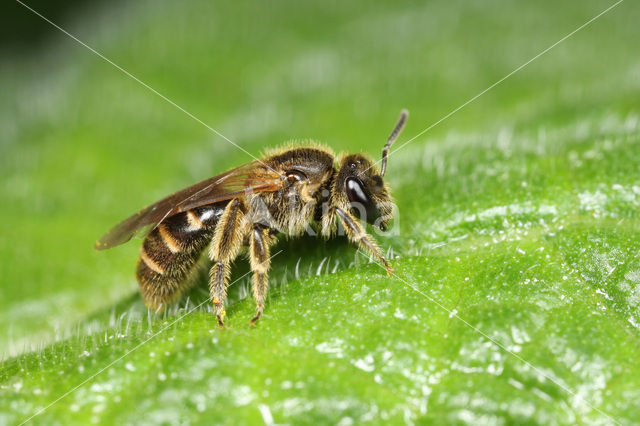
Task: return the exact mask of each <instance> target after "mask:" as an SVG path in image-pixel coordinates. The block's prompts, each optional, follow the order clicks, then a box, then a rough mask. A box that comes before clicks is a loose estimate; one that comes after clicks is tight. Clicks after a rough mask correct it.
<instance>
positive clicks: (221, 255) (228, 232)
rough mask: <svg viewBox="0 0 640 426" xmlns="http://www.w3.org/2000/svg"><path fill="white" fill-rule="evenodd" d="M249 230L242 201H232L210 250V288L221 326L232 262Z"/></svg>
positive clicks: (222, 217)
mask: <svg viewBox="0 0 640 426" xmlns="http://www.w3.org/2000/svg"><path fill="white" fill-rule="evenodd" d="M247 231H248V227H247V226H246V219H245V215H244V213H243V212H242V209H241V206H240V202H239V201H238V200H237V199H235V200H232V201H230V202H229V204H227V207H225V209H224V212H223V213H222V216H220V221H219V222H218V224H217V226H216V230H215V232H214V234H213V243H212V244H211V250H210V252H209V255H210V257H211V260H213V261H214V264H213V266H212V268H211V281H210V282H209V290H210V293H211V301H212V302H213V305H214V307H215V309H216V318H217V319H218V325H219V326H220V328H224V321H223V320H224V316H225V315H226V313H225V310H224V304H225V302H226V299H227V283H228V281H229V275H230V273H231V269H230V263H231V262H232V261H233V260H234V259H235V258H236V256H238V252H239V251H240V248H241V247H242V242H243V240H244V238H245V236H246V234H247Z"/></svg>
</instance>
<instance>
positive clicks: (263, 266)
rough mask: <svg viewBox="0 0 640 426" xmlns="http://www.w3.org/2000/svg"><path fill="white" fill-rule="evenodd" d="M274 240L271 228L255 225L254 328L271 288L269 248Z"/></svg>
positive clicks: (252, 253) (251, 249)
mask: <svg viewBox="0 0 640 426" xmlns="http://www.w3.org/2000/svg"><path fill="white" fill-rule="evenodd" d="M273 242H274V239H273V237H272V236H271V234H270V230H269V228H267V227H265V226H263V225H260V224H254V225H253V228H252V229H251V231H250V241H249V256H250V259H251V270H252V271H253V287H252V288H253V298H254V300H255V302H256V316H255V317H253V319H252V320H251V322H250V325H252V326H254V325H255V324H256V322H257V321H258V320H259V319H260V317H261V316H262V311H263V310H264V302H265V299H266V297H267V288H268V287H269V278H268V273H269V269H270V268H271V257H270V256H269V246H270V245H271V244H273Z"/></svg>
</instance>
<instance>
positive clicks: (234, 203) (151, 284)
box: [95, 110, 408, 328]
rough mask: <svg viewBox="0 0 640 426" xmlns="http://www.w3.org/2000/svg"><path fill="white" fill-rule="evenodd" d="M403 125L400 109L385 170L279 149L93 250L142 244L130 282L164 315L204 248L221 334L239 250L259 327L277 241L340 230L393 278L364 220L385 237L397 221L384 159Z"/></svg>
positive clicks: (324, 152) (316, 149) (308, 150)
mask: <svg viewBox="0 0 640 426" xmlns="http://www.w3.org/2000/svg"><path fill="white" fill-rule="evenodd" d="M407 118H408V112H407V111H406V110H403V111H402V112H401V114H400V118H399V120H398V122H397V123H396V125H395V127H394V129H393V131H392V132H391V135H390V136H389V138H388V140H387V143H386V144H385V145H384V148H383V150H382V164H381V168H380V169H378V167H377V166H376V164H375V163H374V161H373V160H372V159H371V158H370V157H369V156H367V155H364V154H343V155H340V156H339V157H337V159H336V157H335V156H334V154H333V153H332V152H331V151H330V150H329V149H328V148H325V147H322V146H318V145H309V146H299V147H290V148H285V149H281V150H279V151H274V152H272V153H270V154H267V155H266V156H265V157H264V158H263V159H261V160H256V161H252V162H250V163H247V164H245V165H242V166H240V167H237V168H234V169H231V170H229V171H227V172H224V173H222V174H220V175H218V176H215V177H212V178H210V179H207V180H204V181H202V182H200V183H196V184H195V185H192V186H190V187H188V188H185V189H183V190H181V191H178V192H176V193H174V194H172V195H169V196H167V197H165V198H163V199H162V200H160V201H158V202H156V203H154V204H152V205H150V206H148V207H146V208H144V209H142V210H140V211H139V212H137V213H135V214H134V215H132V216H130V217H129V218H127V219H125V220H123V221H122V222H120V223H119V224H118V225H116V226H115V227H114V228H113V229H111V230H110V231H109V232H107V233H106V234H104V235H103V236H102V237H101V238H100V239H99V240H98V241H97V242H96V245H95V248H96V249H98V250H105V249H109V248H112V247H115V246H118V245H120V244H123V243H125V242H127V241H129V240H130V239H131V238H132V237H134V236H144V237H145V239H144V242H143V243H142V247H141V248H140V256H139V258H138V263H137V270H136V279H137V281H138V284H139V286H140V293H141V294H142V297H143V299H144V301H145V303H146V305H147V306H148V307H149V308H150V309H152V310H154V311H157V312H158V311H161V310H163V309H164V308H165V307H166V306H167V305H169V304H170V303H172V302H174V301H176V300H177V299H178V298H179V297H180V296H181V294H182V293H183V292H184V291H185V289H186V288H187V287H188V285H189V281H190V280H189V275H190V273H191V271H192V270H193V269H194V265H195V264H196V262H197V261H198V259H199V258H200V255H201V254H202V252H203V251H204V250H205V249H206V248H207V246H209V257H210V259H211V261H212V262H213V264H212V267H211V273H210V282H209V289H210V294H211V301H212V302H213V306H214V309H215V313H216V318H217V321H218V325H219V326H220V327H221V328H223V327H224V317H225V310H224V305H225V301H226V294H227V284H228V281H229V275H230V265H231V262H233V261H234V260H235V258H236V257H237V256H238V254H239V253H240V252H241V250H242V249H243V248H246V249H248V254H249V259H250V263H251V271H252V273H253V278H252V292H253V297H254V299H255V304H256V314H255V317H253V319H251V322H250V325H255V324H256V322H257V321H258V320H259V319H260V317H261V316H262V313H263V311H264V305H265V299H266V295H267V288H268V278H267V275H268V272H269V269H270V267H271V262H270V259H271V258H270V254H269V252H270V247H271V246H272V245H273V244H274V243H275V241H276V239H277V237H278V235H279V234H285V235H287V236H292V237H294V236H299V235H301V234H303V233H304V232H305V230H311V231H312V230H313V229H312V228H310V225H311V224H313V226H314V227H315V228H316V229H319V231H320V234H321V235H322V236H323V237H325V238H329V237H331V236H334V235H335V233H336V230H337V229H338V222H339V223H340V224H341V225H342V229H343V230H344V231H345V233H346V235H347V237H348V238H349V240H351V241H352V242H353V243H355V244H356V245H357V246H359V248H361V249H363V250H365V251H366V252H368V253H370V254H371V255H373V256H374V257H375V258H376V259H378V260H379V261H380V262H381V263H382V264H383V265H384V266H385V268H386V269H387V272H389V273H391V272H392V269H391V265H390V264H389V262H387V260H386V259H385V258H384V257H383V255H382V253H381V251H380V248H379V246H378V244H377V243H376V241H375V239H374V238H373V237H372V236H371V235H369V234H367V232H366V231H365V228H364V227H363V225H362V223H361V220H364V221H366V222H368V223H369V224H371V225H373V226H376V227H378V228H379V229H381V230H383V231H384V230H386V227H387V225H388V223H389V221H390V220H391V219H392V217H393V210H392V206H393V204H392V198H391V193H390V191H389V188H388V187H387V185H386V184H385V181H384V179H383V178H384V175H385V171H386V168H387V155H388V152H389V148H390V147H391V144H392V143H393V142H394V141H395V140H396V138H397V137H398V135H399V134H400V132H401V131H402V129H403V127H404V125H405V123H406V121H407Z"/></svg>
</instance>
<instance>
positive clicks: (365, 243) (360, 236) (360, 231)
mask: <svg viewBox="0 0 640 426" xmlns="http://www.w3.org/2000/svg"><path fill="white" fill-rule="evenodd" d="M335 213H336V215H337V216H338V218H339V219H340V222H341V223H342V226H343V227H344V229H345V231H347V236H348V237H349V239H350V240H351V241H353V242H354V243H357V244H359V245H360V246H361V247H363V248H364V249H366V250H367V251H368V252H369V253H371V254H372V255H373V256H375V257H376V258H377V259H378V260H379V261H380V262H382V264H383V265H384V267H385V269H386V270H387V273H388V274H391V273H392V272H393V269H392V268H391V265H390V264H389V262H387V260H386V259H385V258H384V257H383V256H382V253H381V252H380V247H378V244H377V243H376V240H374V239H373V237H372V236H371V235H369V234H367V233H366V232H365V231H364V228H363V227H362V225H361V224H360V222H358V221H357V220H356V218H354V217H353V216H352V215H351V214H350V213H348V212H346V211H344V210H342V209H341V208H340V207H336V209H335Z"/></svg>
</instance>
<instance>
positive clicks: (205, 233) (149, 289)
mask: <svg viewBox="0 0 640 426" xmlns="http://www.w3.org/2000/svg"><path fill="white" fill-rule="evenodd" d="M226 204H228V202H221V203H217V204H213V205H209V206H203V207H198V208H195V209H193V210H188V211H186V212H182V213H178V214H176V215H174V216H171V217H168V218H167V219H165V220H164V221H163V222H161V223H160V224H158V226H157V227H156V228H155V229H154V230H152V231H151V232H150V233H149V235H148V236H147V237H146V238H145V240H144V242H143V243H142V247H141V248H140V256H139V257H138V265H137V268H136V278H137V280H138V284H139V285H140V292H141V294H142V297H143V298H144V300H145V303H146V305H147V306H148V307H149V308H151V309H153V310H158V309H160V308H162V307H166V306H167V304H168V303H171V302H173V301H174V300H176V299H177V298H178V297H179V296H180V295H181V293H182V292H183V291H184V290H185V289H186V288H187V286H188V284H189V279H188V278H189V274H190V272H191V270H192V269H193V267H194V265H195V264H196V262H197V261H198V259H199V258H200V255H201V254H202V251H203V250H204V249H205V247H206V246H207V245H208V244H209V243H210V242H211V238H212V237H213V232H214V230H215V227H216V225H217V223H218V220H219V219H220V216H221V215H222V212H223V211H224V208H225V206H226Z"/></svg>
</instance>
